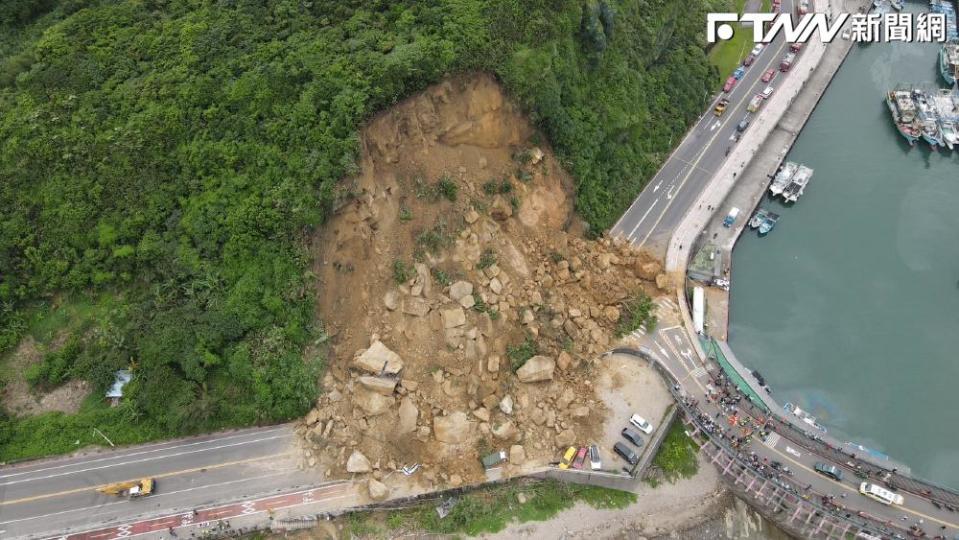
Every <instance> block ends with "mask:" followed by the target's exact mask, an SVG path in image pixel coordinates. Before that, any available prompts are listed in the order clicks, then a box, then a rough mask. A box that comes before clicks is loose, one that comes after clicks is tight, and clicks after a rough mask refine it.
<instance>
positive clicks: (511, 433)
mask: <svg viewBox="0 0 959 540" xmlns="http://www.w3.org/2000/svg"><path fill="white" fill-rule="evenodd" d="M493 436H494V437H496V438H497V439H502V440H504V441H518V440H519V438H520V435H519V430H518V429H516V425H515V424H513V421H512V420H508V421H506V422H503V423H502V424H500V425H498V426H496V427H494V428H493Z"/></svg>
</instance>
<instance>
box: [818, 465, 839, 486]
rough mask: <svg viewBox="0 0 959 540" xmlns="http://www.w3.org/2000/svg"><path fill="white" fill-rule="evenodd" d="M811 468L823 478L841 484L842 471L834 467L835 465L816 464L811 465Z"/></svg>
mask: <svg viewBox="0 0 959 540" xmlns="http://www.w3.org/2000/svg"><path fill="white" fill-rule="evenodd" d="M813 468H814V469H816V472H817V473H819V474H821V475H823V476H828V477H829V478H832V479H833V480H835V481H837V482H842V471H841V470H839V467H836V466H835V465H829V464H828V463H822V462H816V464H815V465H813Z"/></svg>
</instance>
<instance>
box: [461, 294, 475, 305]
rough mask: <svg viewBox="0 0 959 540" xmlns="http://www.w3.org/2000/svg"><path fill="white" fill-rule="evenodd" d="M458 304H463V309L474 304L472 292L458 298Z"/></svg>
mask: <svg viewBox="0 0 959 540" xmlns="http://www.w3.org/2000/svg"><path fill="white" fill-rule="evenodd" d="M460 305H461V306H463V308H464V309H469V308H471V307H473V306H475V305H476V299H475V298H473V295H472V294H469V295H466V296H464V297H463V298H460Z"/></svg>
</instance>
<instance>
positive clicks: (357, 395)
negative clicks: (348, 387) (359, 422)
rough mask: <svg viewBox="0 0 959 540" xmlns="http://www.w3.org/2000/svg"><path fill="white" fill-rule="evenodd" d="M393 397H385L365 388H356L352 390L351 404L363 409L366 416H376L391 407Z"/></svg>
mask: <svg viewBox="0 0 959 540" xmlns="http://www.w3.org/2000/svg"><path fill="white" fill-rule="evenodd" d="M394 403H395V402H394V401H393V398H391V397H386V396H384V395H383V394H378V393H376V392H374V391H372V390H367V389H366V388H357V389H356V390H355V391H354V392H353V404H354V405H356V406H357V407H359V408H360V409H362V410H363V412H364V413H366V415H367V416H378V415H380V414H383V413H385V412H386V411H388V410H390V409H392V408H393V405H394Z"/></svg>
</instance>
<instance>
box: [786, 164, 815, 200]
mask: <svg viewBox="0 0 959 540" xmlns="http://www.w3.org/2000/svg"><path fill="white" fill-rule="evenodd" d="M812 174H813V170H812V169H810V168H809V167H807V166H805V165H800V166H799V169H798V170H796V174H794V175H793V177H792V180H790V182H789V185H788V186H786V189H784V190H783V198H784V199H786V202H796V201H798V200H799V197H800V196H802V194H803V192H804V191H805V190H806V185H807V184H809V180H810V179H811V178H812Z"/></svg>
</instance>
